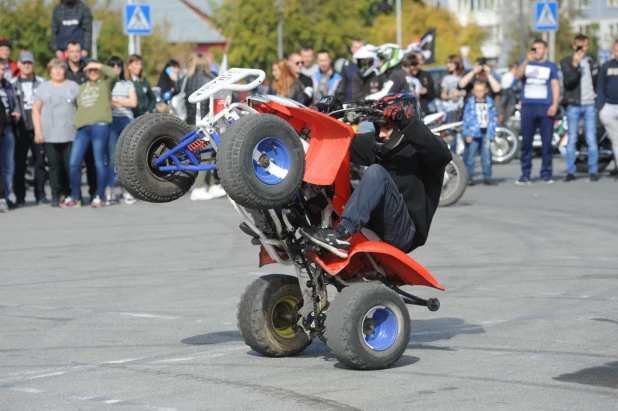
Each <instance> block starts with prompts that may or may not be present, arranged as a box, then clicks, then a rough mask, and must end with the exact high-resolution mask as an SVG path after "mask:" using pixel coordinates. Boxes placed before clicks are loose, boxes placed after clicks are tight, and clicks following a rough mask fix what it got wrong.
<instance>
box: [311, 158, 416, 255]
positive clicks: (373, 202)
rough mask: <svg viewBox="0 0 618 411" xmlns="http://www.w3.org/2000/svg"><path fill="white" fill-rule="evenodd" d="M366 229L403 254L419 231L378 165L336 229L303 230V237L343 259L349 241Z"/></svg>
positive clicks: (369, 171) (364, 180)
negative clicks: (369, 229)
mask: <svg viewBox="0 0 618 411" xmlns="http://www.w3.org/2000/svg"><path fill="white" fill-rule="evenodd" d="M367 226H368V228H371V229H372V230H373V231H375V232H376V234H378V235H379V236H380V238H382V240H383V241H384V242H386V243H388V244H391V245H393V246H395V247H397V248H399V249H401V250H403V251H408V250H410V249H411V248H412V243H413V239H414V234H415V232H416V229H415V227H414V223H413V221H412V218H411V217H410V214H409V213H408V210H407V207H406V204H405V202H404V201H403V197H402V196H401V193H400V192H399V190H398V189H397V186H396V185H395V183H394V181H393V179H392V178H391V177H390V175H389V174H388V172H387V171H386V170H385V169H384V168H383V167H382V166H380V165H375V164H374V165H372V166H370V167H369V168H368V169H367V170H366V171H365V174H364V175H363V178H362V179H361V181H360V183H359V185H358V186H357V187H356V190H354V193H352V196H351V197H350V199H349V200H348V203H347V204H346V206H345V210H344V212H343V216H342V218H341V223H340V224H339V225H338V226H337V227H335V228H328V229H320V230H303V235H304V236H305V237H306V238H308V239H309V240H311V241H313V242H314V243H315V244H317V245H319V246H321V247H324V248H326V249H328V250H329V251H331V252H333V253H335V254H337V255H339V256H340V257H344V256H345V255H346V252H347V249H348V248H349V245H350V244H349V242H348V241H346V240H347V239H348V238H349V237H350V236H351V235H352V234H354V233H356V232H358V231H360V230H361V229H363V228H364V227H367Z"/></svg>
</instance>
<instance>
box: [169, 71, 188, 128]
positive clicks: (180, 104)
mask: <svg viewBox="0 0 618 411" xmlns="http://www.w3.org/2000/svg"><path fill="white" fill-rule="evenodd" d="M186 85H187V78H186V77H185V78H184V80H183V81H182V87H181V89H180V93H178V94H176V95H175V96H174V97H172V100H171V101H170V105H171V106H172V114H173V115H174V116H176V117H178V118H179V119H181V120H183V121H186V120H187V99H186V96H187V93H185V87H186Z"/></svg>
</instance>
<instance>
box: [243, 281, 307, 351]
mask: <svg viewBox="0 0 618 411" xmlns="http://www.w3.org/2000/svg"><path fill="white" fill-rule="evenodd" d="M302 301H303V298H302V293H301V290H300V286H299V285H298V278H296V277H292V276H289V275H283V274H270V275H265V276H263V277H260V278H258V279H257V280H255V281H254V282H253V283H251V284H250V285H249V286H248V287H247V288H246V289H245V292H244V293H243V295H242V297H241V298H240V303H239V304H238V314H237V319H238V329H239V330H240V334H241V335H242V338H243V339H244V341H245V343H246V344H247V345H248V346H249V347H251V349H252V350H254V351H256V352H258V353H260V354H263V355H266V356H269V357H290V356H293V355H297V354H298V353H300V352H302V351H303V350H304V349H305V348H307V347H308V346H309V345H310V344H311V341H312V339H311V338H309V336H308V335H307V334H306V333H305V332H304V331H303V330H301V329H299V328H298V327H297V326H296V316H297V313H298V310H299V309H300V307H301V306H302ZM282 316H285V318H283V317H282ZM288 317H289V318H288Z"/></svg>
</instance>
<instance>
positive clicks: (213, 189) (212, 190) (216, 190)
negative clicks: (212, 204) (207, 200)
mask: <svg viewBox="0 0 618 411" xmlns="http://www.w3.org/2000/svg"><path fill="white" fill-rule="evenodd" d="M208 194H210V196H211V197H212V198H221V197H225V196H226V195H227V193H226V192H225V190H224V189H223V187H221V184H215V185H212V186H210V187H209V188H208Z"/></svg>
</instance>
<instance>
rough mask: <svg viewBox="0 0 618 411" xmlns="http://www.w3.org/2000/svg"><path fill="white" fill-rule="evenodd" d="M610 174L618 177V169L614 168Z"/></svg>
mask: <svg viewBox="0 0 618 411" xmlns="http://www.w3.org/2000/svg"><path fill="white" fill-rule="evenodd" d="M609 175H610V176H611V177H618V169H614V170H612V171H610V172H609Z"/></svg>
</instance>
